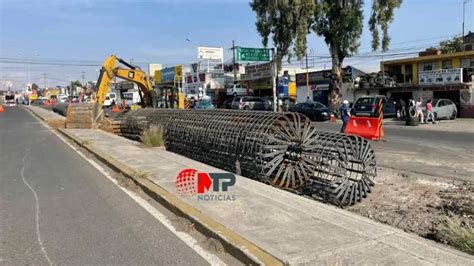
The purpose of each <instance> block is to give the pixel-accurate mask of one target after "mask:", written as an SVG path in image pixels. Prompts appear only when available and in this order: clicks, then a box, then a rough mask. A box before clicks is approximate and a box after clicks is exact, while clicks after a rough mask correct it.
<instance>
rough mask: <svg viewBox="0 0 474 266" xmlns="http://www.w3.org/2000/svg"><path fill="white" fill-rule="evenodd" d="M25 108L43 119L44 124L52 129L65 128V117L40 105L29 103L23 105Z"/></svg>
mask: <svg viewBox="0 0 474 266" xmlns="http://www.w3.org/2000/svg"><path fill="white" fill-rule="evenodd" d="M25 109H27V110H28V111H30V112H31V113H32V114H33V115H35V116H36V117H38V118H39V119H41V120H43V121H44V122H45V123H46V124H48V126H50V127H52V128H54V129H58V128H66V118H65V117H64V116H61V115H58V114H56V113H54V112H52V111H48V110H45V109H43V108H41V107H36V106H31V105H28V106H25Z"/></svg>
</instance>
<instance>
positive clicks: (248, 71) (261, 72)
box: [245, 63, 272, 80]
mask: <svg viewBox="0 0 474 266" xmlns="http://www.w3.org/2000/svg"><path fill="white" fill-rule="evenodd" d="M271 77H272V64H271V63H264V64H258V65H250V66H246V67H245V79H246V80H254V79H262V78H271Z"/></svg>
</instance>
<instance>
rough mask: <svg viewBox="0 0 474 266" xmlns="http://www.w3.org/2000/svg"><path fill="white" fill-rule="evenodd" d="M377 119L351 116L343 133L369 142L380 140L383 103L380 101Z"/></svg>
mask: <svg viewBox="0 0 474 266" xmlns="http://www.w3.org/2000/svg"><path fill="white" fill-rule="evenodd" d="M377 114H378V117H365V116H351V117H350V118H349V122H348V123H347V126H346V130H345V133H346V134H352V135H357V136H360V137H363V138H366V139H370V140H381V139H382V138H383V137H384V135H385V134H384V130H383V126H382V122H383V103H382V99H380V101H379V103H378V108H377Z"/></svg>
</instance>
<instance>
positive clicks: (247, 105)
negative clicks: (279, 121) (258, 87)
mask: <svg viewBox="0 0 474 266" xmlns="http://www.w3.org/2000/svg"><path fill="white" fill-rule="evenodd" d="M231 108H232V109H238V110H265V103H264V101H263V100H262V98H260V97H254V96H241V97H239V96H238V97H235V98H234V100H233V101H232V105H231Z"/></svg>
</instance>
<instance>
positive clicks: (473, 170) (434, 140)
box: [316, 121, 474, 182]
mask: <svg viewBox="0 0 474 266" xmlns="http://www.w3.org/2000/svg"><path fill="white" fill-rule="evenodd" d="M441 123H447V122H443V121H441ZM451 123H452V124H453V126H456V123H455V122H451ZM316 126H317V127H318V129H319V130H321V131H330V132H339V130H340V128H341V124H339V123H338V124H335V123H330V122H318V123H316ZM436 126H437V125H431V124H428V125H422V126H419V127H406V126H391V125H387V126H384V131H385V137H384V138H383V141H373V142H372V146H373V147H374V149H375V152H376V157H377V161H378V163H379V165H380V166H384V167H391V168H395V169H400V170H408V171H412V172H417V173H422V174H427V175H434V176H439V177H450V178H455V179H460V180H467V181H471V182H474V153H473V152H472V151H474V134H472V133H469V132H448V131H442V130H433V129H432V128H430V129H428V128H427V127H436Z"/></svg>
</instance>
